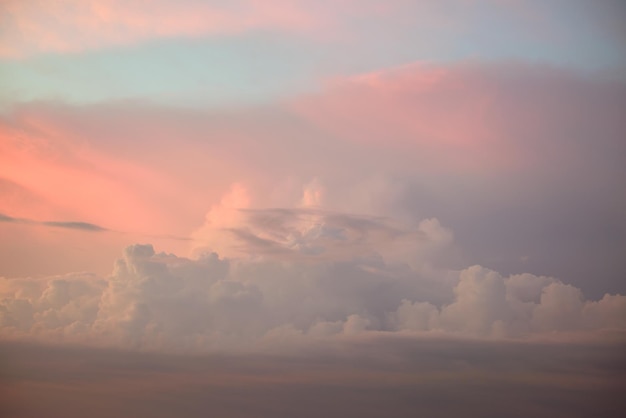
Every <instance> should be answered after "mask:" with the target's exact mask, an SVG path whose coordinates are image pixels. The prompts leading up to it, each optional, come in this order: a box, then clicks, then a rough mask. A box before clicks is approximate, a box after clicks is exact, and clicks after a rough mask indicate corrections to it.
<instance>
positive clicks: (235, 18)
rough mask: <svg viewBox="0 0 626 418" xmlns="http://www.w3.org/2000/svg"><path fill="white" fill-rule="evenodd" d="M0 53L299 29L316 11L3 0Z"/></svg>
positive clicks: (287, 5) (291, 6)
mask: <svg viewBox="0 0 626 418" xmlns="http://www.w3.org/2000/svg"><path fill="white" fill-rule="evenodd" d="M2 7H3V8H4V12H3V13H2V16H3V17H2V18H0V19H1V20H0V25H1V26H2V27H3V29H2V32H0V33H1V34H2V36H1V37H0V56H8V57H20V56H25V55H30V54H32V53H37V52H76V51H81V50H85V49H92V48H100V47H106V46H115V45H128V44H136V43H139V42H142V41H146V40H149V39H153V38H162V37H174V36H191V37H196V36H204V35H211V34H232V33H240V32H245V31H249V30H254V29H276V30H288V31H301V30H304V29H306V28H308V27H310V26H311V25H313V23H314V22H315V21H316V19H318V17H316V16H314V15H313V14H311V13H309V12H307V11H305V10H304V9H303V7H302V4H301V3H292V2H287V1H273V2H260V1H258V0H240V1H235V2H219V1H218V2H205V1H198V0H191V1H186V2H177V1H171V0H156V1H150V2H145V1H138V0H132V1H120V0H97V1H80V0H60V1H55V2H46V1H41V0H26V1H16V0H15V1H14V0H9V1H7V2H4V4H3V6H2Z"/></svg>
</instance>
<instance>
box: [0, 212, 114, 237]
mask: <svg viewBox="0 0 626 418" xmlns="http://www.w3.org/2000/svg"><path fill="white" fill-rule="evenodd" d="M0 222H9V223H21V224H29V225H40V226H49V227H53V228H64V229H76V230H80V231H87V232H104V231H109V229H107V228H104V227H101V226H99V225H96V224H92V223H88V222H77V221H66V222H60V221H35V220H33V219H27V218H14V217H12V216H8V215H5V214H3V213H0Z"/></svg>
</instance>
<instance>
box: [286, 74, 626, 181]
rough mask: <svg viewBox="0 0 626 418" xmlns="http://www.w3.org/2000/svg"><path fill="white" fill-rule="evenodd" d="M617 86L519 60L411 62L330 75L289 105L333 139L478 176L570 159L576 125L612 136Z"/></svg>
mask: <svg viewBox="0 0 626 418" xmlns="http://www.w3.org/2000/svg"><path fill="white" fill-rule="evenodd" d="M622 90H623V86H621V85H619V84H618V85H613V84H611V83H610V82H603V81H596V82H590V80H584V79H582V78H579V77H577V76H574V75H572V74H568V73H564V72H560V71H558V70H552V69H548V68H539V67H536V68H535V67H532V66H525V65H517V64H501V65H497V66H481V65H475V64H473V63H463V64H458V65H455V66H436V65H429V64H425V63H414V64H409V65H406V66H402V67H396V68H389V69H384V70H381V71H377V72H372V73H366V74H361V75H356V76H350V77H344V78H336V79H334V80H332V81H330V82H329V83H327V85H326V87H325V88H324V90H323V92H322V93H321V94H313V95H310V96H309V97H304V98H298V99H296V100H294V101H292V102H291V109H293V110H294V111H295V112H296V113H298V114H299V115H301V116H302V117H303V118H305V119H307V120H309V121H311V122H312V123H314V124H315V125H316V126H318V127H320V128H321V129H323V130H324V131H325V132H327V133H329V134H331V135H333V136H335V137H340V138H342V139H345V140H349V141H353V142H355V143H357V144H360V145H366V144H367V145H369V146H374V147H377V148H383V149H394V150H396V151H395V152H398V151H400V150H403V151H404V152H405V153H410V154H411V153H412V154H413V156H414V162H415V163H419V164H420V165H423V166H428V167H430V168H431V169H433V168H434V169H437V168H441V169H445V170H447V172H450V170H453V171H455V172H458V171H463V172H467V173H469V172H474V173H476V174H480V173H487V172H494V171H498V172H502V171H503V170H504V171H510V170H517V169H528V168H529V166H530V165H533V164H537V163H538V161H540V160H546V159H547V158H558V157H564V156H566V154H568V155H567V157H568V158H567V163H566V164H569V163H574V162H575V159H576V158H581V156H582V155H581V154H580V152H581V149H580V148H578V146H579V145H581V144H582V143H583V142H581V141H579V140H575V139H572V138H571V137H570V136H580V135H584V134H583V131H582V130H578V131H574V132H572V135H569V134H568V133H567V132H569V131H570V130H572V129H574V130H577V129H578V128H573V126H579V125H580V127H581V128H584V129H587V130H589V131H592V130H595V129H597V132H598V133H599V132H604V131H605V133H606V135H605V134H602V135H601V136H602V137H603V138H606V139H607V140H609V141H613V139H614V137H615V134H614V131H613V130H612V129H613V128H611V129H609V128H607V127H606V126H605V123H604V122H602V121H603V120H606V119H610V120H611V122H610V123H611V124H615V123H616V122H617V120H616V119H615V117H614V115H613V114H612V110H611V107H612V106H620V101H623V100H622V98H621V96H620V95H619V93H618V92H620V91H622ZM586 94H589V96H588V100H581V98H582V97H584V96H585V95H586ZM594 102H597V103H599V104H600V106H601V107H602V109H600V108H594V107H593V106H592V105H590V104H591V103H594ZM616 108H617V107H616ZM607 111H608V113H607ZM603 112H604V114H603ZM572 115H576V116H575V117H574V118H572ZM583 120H585V121H587V125H586V126H582V125H581V121H583ZM619 125H621V126H620V128H619V129H621V130H622V132H624V131H625V130H626V127H625V126H624V124H623V123H619ZM578 162H580V160H579V161H578Z"/></svg>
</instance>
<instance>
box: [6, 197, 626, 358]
mask: <svg viewBox="0 0 626 418" xmlns="http://www.w3.org/2000/svg"><path fill="white" fill-rule="evenodd" d="M237 225H238V226H237V228H234V227H231V226H229V225H226V226H225V227H224V226H223V225H221V226H220V228H219V229H220V231H222V233H223V234H224V235H223V236H224V239H226V237H230V239H231V241H230V243H231V246H230V248H235V249H239V250H240V251H242V254H246V255H245V256H244V255H240V256H235V255H233V256H230V257H221V256H219V255H218V254H216V253H214V252H204V253H201V255H199V256H198V258H197V259H188V258H182V257H178V256H176V255H173V254H166V253H156V252H155V251H154V249H153V247H152V246H151V245H132V246H129V247H128V248H126V250H125V251H124V254H123V257H122V258H121V259H119V260H118V261H117V262H116V263H115V268H114V270H113V272H112V274H111V275H110V276H109V277H106V278H101V277H97V276H94V275H89V274H83V273H81V274H69V275H65V276H55V277H48V278H26V279H24V278H22V279H11V278H3V279H1V281H0V295H1V300H2V302H1V303H0V326H1V327H2V334H3V336H4V337H5V338H10V339H15V338H18V339H22V338H34V339H36V340H40V341H59V342H74V343H82V344H85V343H86V344H95V345H104V346H118V347H133V348H140V349H150V350H165V351H185V352H187V351H200V352H202V351H207V350H209V351H210V350H220V349H236V348H238V349H241V348H242V347H246V349H261V348H264V347H283V348H284V347H288V346H290V344H291V343H293V344H298V343H302V342H311V341H317V340H330V339H333V338H336V337H341V336H346V335H360V334H367V333H382V334H385V335H386V334H389V335H393V334H396V335H400V334H402V335H404V334H416V335H417V334H424V335H428V334H430V335H433V334H436V335H457V336H463V337H472V338H476V337H477V338H496V339H497V338H513V339H527V338H536V337H537V336H553V335H554V334H555V333H557V334H559V335H565V334H568V335H569V334H581V335H582V334H585V333H594V332H597V331H600V330H614V331H615V330H617V331H624V330H626V296H623V295H610V294H606V295H605V296H604V297H603V298H601V299H600V300H588V299H587V298H586V297H585V296H584V295H583V293H582V292H581V290H580V289H578V288H576V287H574V286H572V285H569V284H566V283H563V282H562V281H560V280H558V279H556V278H552V277H544V276H535V275H532V274H516V275H510V276H503V275H501V274H500V273H498V272H496V271H493V270H490V269H488V268H485V267H482V266H478V265H476V266H471V267H468V268H465V269H463V270H461V271H458V270H453V269H450V268H447V267H445V266H441V265H440V263H437V262H436V260H437V257H438V256H440V255H441V254H442V253H445V251H446V248H447V247H449V245H450V242H451V240H452V233H451V232H450V231H449V230H447V229H446V228H444V227H443V226H441V225H440V224H439V222H438V221H437V220H436V219H427V220H423V221H421V222H419V223H418V225H417V226H415V227H414V228H410V227H406V226H403V227H401V226H399V225H392V223H391V222H390V221H388V220H385V219H382V218H366V217H357V216H354V215H348V214H338V213H328V212H322V211H318V210H314V209H307V208H305V209H298V210H295V209H294V210H271V211H240V218H238V220H237ZM236 252H237V251H235V252H234V253H233V254H236Z"/></svg>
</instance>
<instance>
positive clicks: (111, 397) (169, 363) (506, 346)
mask: <svg viewBox="0 0 626 418" xmlns="http://www.w3.org/2000/svg"><path fill="white" fill-rule="evenodd" d="M625 348H626V347H625V346H624V344H623V343H614V342H607V343H584V342H579V343H567V344H559V343H535V344H529V343H520V342H489V341H476V340H463V339H421V340H415V339H412V338H407V337H381V336H377V337H375V338H372V337H368V338H363V337H350V338H344V339H343V340H342V341H341V342H337V343H336V344H333V345H330V346H324V347H310V346H309V347H308V348H307V349H306V350H304V351H303V352H301V353H300V354H291V355H289V356H274V355H262V354H256V355H246V356H239V355H225V354H221V355H216V354H213V355H210V356H173V355H164V354H156V353H137V352H126V351H115V350H96V349H86V348H70V347H51V346H38V345H29V344H7V343H3V344H0V358H1V359H3V360H4V361H3V362H2V363H1V364H0V377H1V380H0V389H1V390H0V413H2V414H4V416H15V417H21V418H31V417H32V418H39V417H42V416H45V417H48V418H57V417H58V418H61V417H62V418H78V417H84V416H85V414H86V411H88V415H89V416H90V417H93V418H100V417H103V418H104V417H111V416H117V417H138V416H149V417H155V418H159V417H172V416H185V417H206V416H221V417H233V418H237V417H239V418H243V417H268V418H269V417H271V418H279V417H294V416H297V417H303V418H307V417H319V416H320V414H323V415H324V416H328V417H332V418H335V417H337V418H339V417H341V418H350V417H359V418H362V417H383V416H393V417H398V418H401V417H407V418H408V417H411V418H412V417H415V416H429V417H453V416H467V417H480V418H490V417H493V418H500V417H502V416H507V417H520V418H522V417H529V416H532V417H538V418H543V417H546V418H547V417H549V418H560V417H563V418H565V417H567V418H573V417H588V416H602V417H606V418H612V417H620V416H622V415H621V414H622V413H623V412H624V407H625V406H626V405H625V404H624V401H623V399H622V392H623V382H624V378H626V376H625V375H624V369H625V367H626V363H625V362H624V356H623V354H622V353H623V350H624V349H625Z"/></svg>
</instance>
